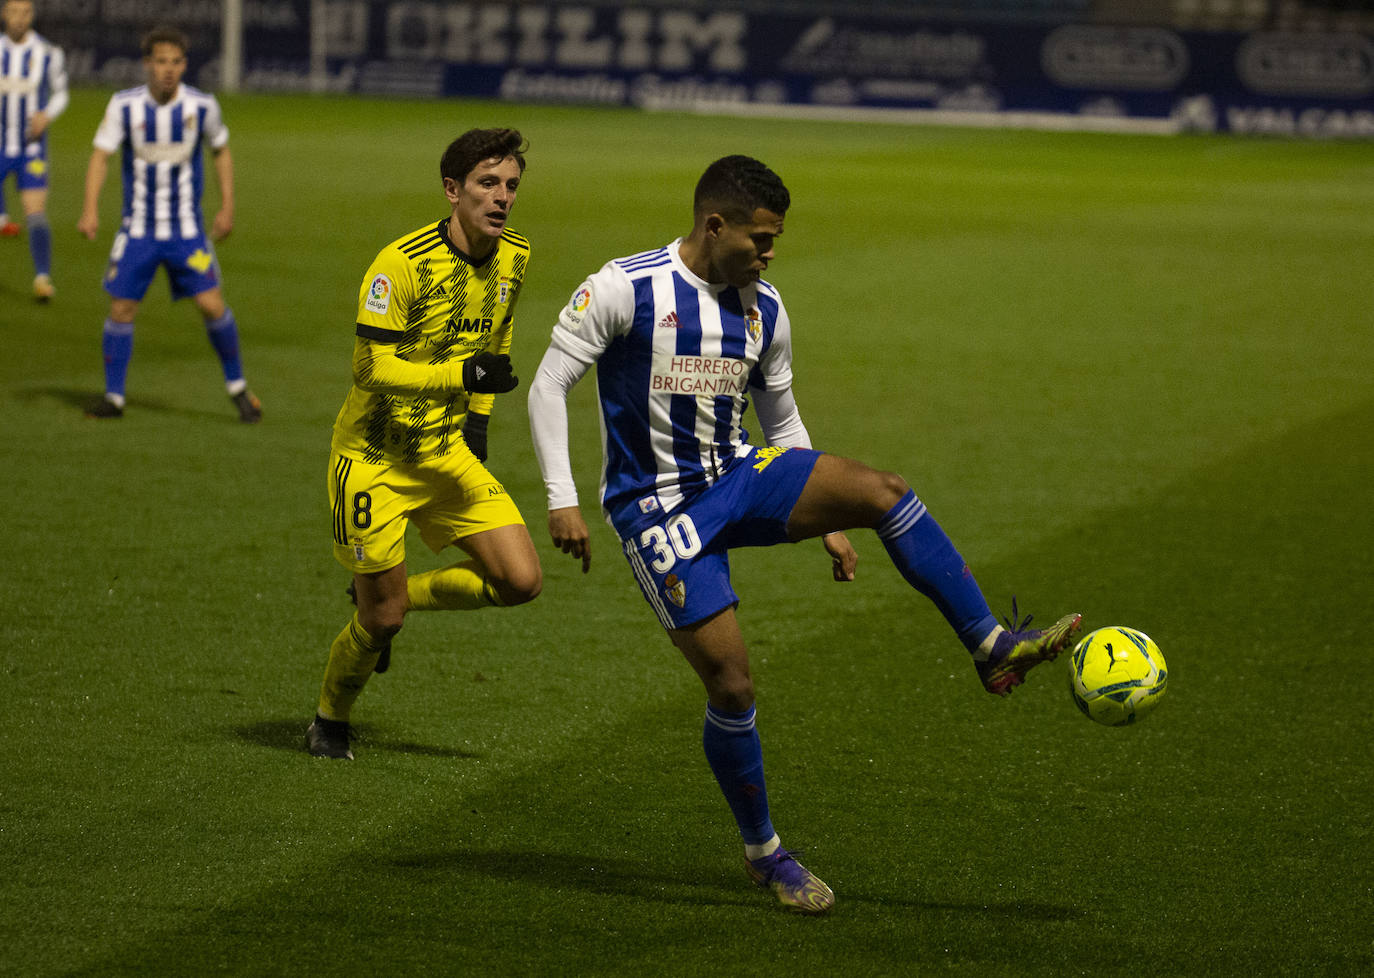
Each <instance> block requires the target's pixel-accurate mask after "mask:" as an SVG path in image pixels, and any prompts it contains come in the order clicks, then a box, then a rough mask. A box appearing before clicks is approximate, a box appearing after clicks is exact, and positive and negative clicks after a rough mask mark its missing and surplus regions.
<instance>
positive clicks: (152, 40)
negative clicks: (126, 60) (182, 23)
mask: <svg viewBox="0 0 1374 978" xmlns="http://www.w3.org/2000/svg"><path fill="white" fill-rule="evenodd" d="M155 44H175V45H176V46H177V47H179V48H181V53H182V55H183V56H184V55H186V54H187V53H189V52H190V50H191V39H190V38H189V37H187V36H186V34H185V33H184V32H183V31H179V30H177V29H176V28H175V27H154V28H153V29H152V30H150V31H149V32H148V33H147V34H144V35H143V39H142V41H141V42H140V44H139V48H140V49H141V50H142V51H143V56H144V57H145V58H151V57H152V56H153V46H154V45H155Z"/></svg>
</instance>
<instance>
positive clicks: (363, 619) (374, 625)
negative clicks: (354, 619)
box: [358, 611, 405, 642]
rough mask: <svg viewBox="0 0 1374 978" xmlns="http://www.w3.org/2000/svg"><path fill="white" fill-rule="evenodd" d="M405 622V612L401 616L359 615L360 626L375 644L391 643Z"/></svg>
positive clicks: (385, 614) (393, 614)
mask: <svg viewBox="0 0 1374 978" xmlns="http://www.w3.org/2000/svg"><path fill="white" fill-rule="evenodd" d="M404 622H405V612H404V611H401V612H400V613H399V614H396V613H394V612H392V613H384V614H379V615H372V616H364V615H363V614H362V613H361V612H359V613H358V624H359V625H361V626H362V629H363V631H365V632H367V634H369V635H371V636H372V639H373V641H375V642H390V641H391V640H392V639H393V638H395V637H396V636H397V635H398V634H399V633H400V631H401V626H402V624H404Z"/></svg>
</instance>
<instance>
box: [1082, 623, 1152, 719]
mask: <svg viewBox="0 0 1374 978" xmlns="http://www.w3.org/2000/svg"><path fill="white" fill-rule="evenodd" d="M1070 663H1071V665H1070V669H1069V693H1070V694H1071V695H1072V696H1073V701H1074V703H1076V704H1077V705H1078V708H1079V709H1080V710H1082V711H1083V713H1084V714H1086V715H1087V716H1088V717H1090V718H1091V719H1093V720H1096V721H1097V722H1098V723H1104V724H1106V725H1107V726H1109V727H1120V726H1124V725H1125V724H1128V723H1135V722H1136V721H1137V720H1139V719H1140V718H1141V717H1143V716H1145V715H1146V714H1147V713H1149V712H1150V711H1151V710H1153V709H1154V708H1155V707H1156V706H1157V705H1158V704H1159V701H1160V699H1161V698H1163V696H1164V685H1165V683H1166V682H1167V681H1168V679H1169V672H1168V670H1167V668H1166V667H1165V665H1164V656H1163V654H1162V653H1160V651H1159V646H1158V645H1155V643H1154V640H1153V639H1151V638H1150V636H1148V635H1146V634H1145V633H1144V632H1140V631H1136V630H1135V629H1134V628H1126V627H1125V626H1123V625H1114V626H1112V627H1110V628H1099V629H1097V630H1096V631H1094V632H1089V633H1088V634H1087V635H1084V636H1083V638H1082V639H1081V640H1080V641H1079V643H1078V644H1077V645H1075V646H1074V648H1073V656H1072V658H1071V660H1070Z"/></svg>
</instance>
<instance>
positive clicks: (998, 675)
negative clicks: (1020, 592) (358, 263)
mask: <svg viewBox="0 0 1374 978" xmlns="http://www.w3.org/2000/svg"><path fill="white" fill-rule="evenodd" d="M1016 616H1017V609H1016V599H1015V598H1013V599H1012V602H1011V617H1010V618H1004V619H1003V621H1004V622H1005V623H1006V626H1007V627H1006V631H1004V632H1002V634H1001V635H998V636H997V641H996V643H995V644H994V645H993V647H992V654H991V655H989V656H988V658H987V661H986V662H975V663H974V666H975V667H976V668H977V670H978V678H979V679H981V680H983V688H984V689H986V690H987V691H988V692H989V693H992V694H994V695H996V696H1006V695H1007V694H1009V693H1010V692H1011V689H1012V687H1013V686H1020V685H1021V684H1022V683H1023V682H1025V681H1026V673H1028V672H1030V671H1031V669H1032V668H1033V667H1035V666H1038V665H1039V664H1040V663H1042V662H1049V661H1050V660H1051V659H1053V658H1055V657H1056V656H1057V655H1059V653H1060V652H1063V651H1064V650H1065V649H1066V648H1068V647H1069V643H1070V642H1072V641H1073V637H1074V636H1075V635H1077V634H1078V630H1079V629H1080V628H1081V627H1082V626H1083V616H1082V615H1078V614H1074V615H1065V616H1064V617H1063V618H1060V619H1059V620H1058V621H1057V622H1055V623H1054V624H1053V625H1051V626H1050V627H1049V628H1046V629H1044V630H1041V629H1037V628H1031V627H1030V623H1031V616H1030V615H1027V616H1026V619H1025V621H1022V622H1020V623H1017V621H1016Z"/></svg>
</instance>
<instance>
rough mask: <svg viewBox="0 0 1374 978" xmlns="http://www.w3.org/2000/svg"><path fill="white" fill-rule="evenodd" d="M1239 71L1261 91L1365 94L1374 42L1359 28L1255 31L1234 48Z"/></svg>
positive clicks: (1373, 82) (1371, 84)
mask: <svg viewBox="0 0 1374 978" xmlns="http://www.w3.org/2000/svg"><path fill="white" fill-rule="evenodd" d="M1236 73H1237V74H1239V75H1240V78H1241V81H1243V82H1245V84H1246V85H1247V86H1249V87H1250V88H1251V89H1252V90H1254V91H1256V92H1259V93H1260V94H1263V95H1347V96H1360V95H1367V94H1369V92H1371V91H1374V42H1371V41H1370V39H1369V38H1367V37H1362V36H1360V35H1358V34H1313V35H1305V34H1255V35H1253V36H1251V37H1249V38H1247V39H1246V41H1245V43H1244V44H1242V45H1241V46H1240V50H1239V51H1238V52H1236Z"/></svg>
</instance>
